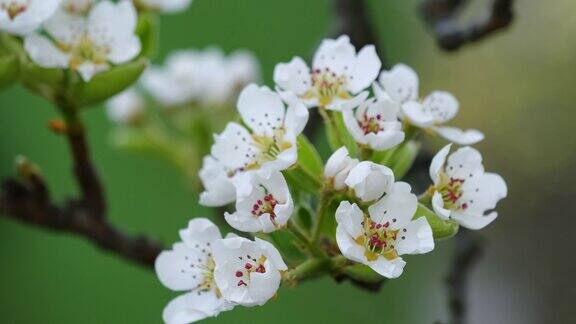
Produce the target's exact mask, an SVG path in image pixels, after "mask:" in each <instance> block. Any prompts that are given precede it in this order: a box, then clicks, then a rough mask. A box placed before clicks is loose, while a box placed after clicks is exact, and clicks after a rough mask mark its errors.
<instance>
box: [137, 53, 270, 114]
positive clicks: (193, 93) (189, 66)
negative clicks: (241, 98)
mask: <svg viewBox="0 0 576 324" xmlns="http://www.w3.org/2000/svg"><path fill="white" fill-rule="evenodd" d="M259 74H260V68H259V65H258V61H257V60H256V58H255V57H254V55H253V54H252V53H250V52H248V51H246V50H237V51H235V52H233V53H232V54H231V55H229V56H228V57H226V56H225V55H224V53H222V51H221V50H219V49H216V48H208V49H205V50H202V51H196V50H183V51H177V52H175V53H172V54H170V56H169V57H168V59H167V60H166V63H165V64H164V66H163V67H159V66H153V67H151V68H149V69H148V70H146V72H145V73H144V76H143V77H142V85H143V86H144V88H145V89H146V90H147V91H148V92H150V94H151V95H152V96H153V97H154V99H156V100H157V101H158V102H160V103H161V104H162V105H164V106H167V107H171V106H178V105H182V104H186V103H189V102H199V103H201V104H206V105H210V104H216V105H223V104H226V103H230V102H232V101H234V100H235V99H236V97H237V95H238V92H239V90H240V89H242V88H243V87H244V86H245V85H247V84H249V83H251V82H256V81H258V80H259V79H260V78H259Z"/></svg>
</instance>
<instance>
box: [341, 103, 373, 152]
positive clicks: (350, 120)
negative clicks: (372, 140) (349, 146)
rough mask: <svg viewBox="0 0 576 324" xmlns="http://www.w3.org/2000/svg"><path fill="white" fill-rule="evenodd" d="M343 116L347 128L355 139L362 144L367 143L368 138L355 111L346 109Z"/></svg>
mask: <svg viewBox="0 0 576 324" xmlns="http://www.w3.org/2000/svg"><path fill="white" fill-rule="evenodd" d="M358 109H360V108H358ZM342 117H343V119H344V125H345V126H346V129H347V130H348V132H349V133H350V135H352V137H353V138H354V140H355V141H356V142H357V143H360V144H367V143H368V140H367V139H366V135H364V131H363V130H362V129H361V128H360V125H358V120H357V119H356V117H355V116H354V112H353V111H352V110H351V109H347V110H344V111H343V112H342Z"/></svg>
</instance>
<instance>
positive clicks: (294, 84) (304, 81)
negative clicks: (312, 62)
mask: <svg viewBox="0 0 576 324" xmlns="http://www.w3.org/2000/svg"><path fill="white" fill-rule="evenodd" d="M274 82H275V83H276V84H277V85H278V86H279V87H280V88H281V89H283V90H286V91H291V92H293V93H294V94H296V95H297V96H302V95H304V94H305V93H306V92H307V91H308V89H310V87H311V85H312V80H311V78H310V69H309V68H308V66H307V65H306V63H305V62H304V60H303V59H302V58H300V57H294V58H293V59H292V60H291V61H290V62H289V63H279V64H277V65H276V67H275V68H274Z"/></svg>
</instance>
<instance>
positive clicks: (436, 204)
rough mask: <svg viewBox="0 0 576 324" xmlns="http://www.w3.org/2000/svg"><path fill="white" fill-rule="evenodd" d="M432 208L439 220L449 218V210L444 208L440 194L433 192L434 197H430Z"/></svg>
mask: <svg viewBox="0 0 576 324" xmlns="http://www.w3.org/2000/svg"><path fill="white" fill-rule="evenodd" d="M432 208H433V209H434V212H435V213H436V214H437V215H438V216H440V218H442V219H444V220H447V219H448V218H450V212H451V211H450V210H449V209H445V208H444V199H442V194H440V192H438V191H435V192H434V195H433V196H432Z"/></svg>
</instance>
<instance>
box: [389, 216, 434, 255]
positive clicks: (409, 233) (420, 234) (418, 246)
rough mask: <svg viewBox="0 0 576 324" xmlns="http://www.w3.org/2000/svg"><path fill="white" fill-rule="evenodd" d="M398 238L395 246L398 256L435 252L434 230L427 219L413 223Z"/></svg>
mask: <svg viewBox="0 0 576 324" xmlns="http://www.w3.org/2000/svg"><path fill="white" fill-rule="evenodd" d="M404 230H406V231H404ZM398 236H399V237H398V239H397V240H396V245H395V246H396V250H397V251H398V254H423V253H428V252H430V251H432V250H434V237H433V235H432V228H431V227H430V224H428V221H427V220H426V217H420V218H417V219H415V220H413V221H411V222H410V223H409V224H408V226H406V227H405V228H404V229H402V230H400V232H399V233H398Z"/></svg>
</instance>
